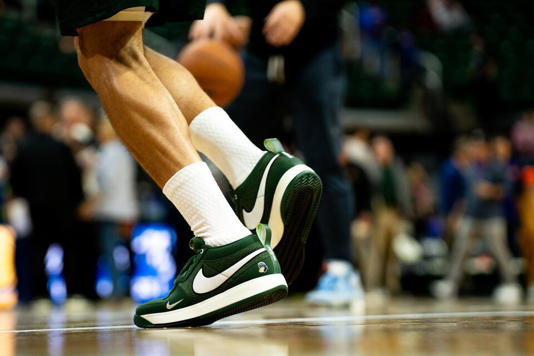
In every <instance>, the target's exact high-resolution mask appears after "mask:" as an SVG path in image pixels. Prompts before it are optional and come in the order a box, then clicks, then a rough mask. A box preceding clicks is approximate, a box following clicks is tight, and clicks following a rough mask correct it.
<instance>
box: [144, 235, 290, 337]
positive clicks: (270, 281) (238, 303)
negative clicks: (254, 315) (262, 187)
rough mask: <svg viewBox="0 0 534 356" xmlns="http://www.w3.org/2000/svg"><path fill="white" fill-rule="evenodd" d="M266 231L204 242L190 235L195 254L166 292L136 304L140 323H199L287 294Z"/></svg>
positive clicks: (278, 298)
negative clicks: (220, 242)
mask: <svg viewBox="0 0 534 356" xmlns="http://www.w3.org/2000/svg"><path fill="white" fill-rule="evenodd" d="M270 239H271V232H270V229H269V228H268V227H267V226H265V225H259V226H258V228H257V229H256V234H252V235H249V236H247V237H244V238H242V239H240V240H237V241H235V242H232V243H229V244H227V245H223V246H218V247H210V246H207V245H206V244H205V243H204V240H203V239H201V238H198V237H194V238H193V239H191V241H190V246H191V248H192V249H193V250H194V251H195V255H194V256H193V257H191V258H190V259H189V261H188V262H187V263H186V265H185V266H184V268H183V269H182V271H181V272H180V273H179V274H178V277H176V280H175V281H174V286H173V288H172V289H171V291H170V293H169V295H168V296H167V297H165V298H162V299H155V300H152V301H150V302H148V303H145V304H142V305H140V306H139V307H138V308H137V310H136V312H135V316H134V323H135V325H137V326H139V327H142V328H154V327H167V326H200V325H207V324H211V323H213V322H214V321H215V320H218V319H221V318H224V317H226V316H229V315H232V314H236V313H240V312H244V311H247V310H250V309H255V308H259V307H261V306H264V305H267V304H271V303H274V302H276V301H278V300H280V299H282V298H283V297H285V296H286V295H287V283H286V280H285V279H284V276H283V275H282V274H281V273H280V265H279V264H278V261H277V260H276V257H275V255H274V252H273V250H272V249H271V247H270Z"/></svg>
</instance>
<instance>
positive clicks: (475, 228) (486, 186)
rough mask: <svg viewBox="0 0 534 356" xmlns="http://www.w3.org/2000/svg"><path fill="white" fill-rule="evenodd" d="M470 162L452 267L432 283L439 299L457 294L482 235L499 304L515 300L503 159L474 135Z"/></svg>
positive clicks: (507, 179)
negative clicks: (497, 276)
mask: <svg viewBox="0 0 534 356" xmlns="http://www.w3.org/2000/svg"><path fill="white" fill-rule="evenodd" d="M472 145H473V154H474V156H473V158H474V161H473V163H472V164H471V165H470V166H469V168H468V169H467V170H466V175H465V177H466V183H467V184H466V192H467V194H466V197H467V200H466V203H467V205H466V213H465V217H464V218H463V219H462V221H461V225H460V228H459V231H458V235H457V236H456V239H455V241H454V243H453V251H452V256H451V267H450V271H449V273H448V274H447V277H446V279H445V280H442V281H439V282H437V283H436V284H435V285H434V286H433V293H434V295H435V296H437V297H438V298H451V297H454V296H455V295H456V294H457V293H458V287H459V283H460V280H461V278H462V269H463V263H464V260H465V259H466V258H467V257H468V255H469V253H470V252H471V250H472V246H473V242H474V238H478V237H482V238H484V239H485V241H486V242H487V245H488V247H489V249H490V251H491V252H492V254H493V256H494V258H495V259H496V261H497V264H498V266H499V270H500V272H501V275H502V279H503V281H504V284H502V285H501V286H500V287H499V288H497V289H496V291H495V298H496V300H497V301H499V302H502V303H516V302H519V300H520V298H521V289H520V287H519V285H518V284H517V280H516V276H515V273H514V271H513V268H512V265H511V261H512V257H511V255H510V251H509V249H508V246H507V243H506V225H505V224H506V222H505V219H504V212H503V199H504V198H505V196H506V194H507V191H508V189H510V183H511V182H510V177H509V176H508V174H507V170H506V166H505V165H504V164H503V162H502V161H500V160H498V159H496V158H495V157H492V156H491V154H490V153H491V151H490V147H489V145H488V143H487V141H486V139H485V138H484V137H483V136H478V137H475V138H474V139H473V141H472Z"/></svg>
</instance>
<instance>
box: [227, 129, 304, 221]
mask: <svg viewBox="0 0 534 356" xmlns="http://www.w3.org/2000/svg"><path fill="white" fill-rule="evenodd" d="M264 146H265V148H266V149H267V152H265V154H264V155H263V157H262V158H261V159H260V161H259V162H258V163H257V164H256V166H255V167H254V169H253V170H252V172H251V173H250V174H249V176H248V177H247V179H245V181H244V182H243V183H242V184H241V185H240V186H239V187H237V189H236V190H235V191H233V194H232V201H233V206H234V210H235V212H236V215H237V216H238V217H239V219H240V220H241V221H242V222H243V223H244V224H245V225H246V226H247V228H249V229H253V228H255V227H256V226H257V225H258V224H259V223H260V222H261V223H267V222H268V219H269V215H270V212H271V206H272V201H273V196H274V193H275V190H276V186H277V184H278V182H279V181H280V178H281V177H282V176H283V175H284V173H285V172H287V171H288V170H289V169H291V168H292V167H294V166H296V165H298V164H303V163H302V161H301V160H300V159H298V158H296V157H294V156H292V155H290V154H287V153H285V152H284V150H283V148H282V144H281V143H280V141H278V140H277V139H275V138H271V139H266V140H265V142H264ZM266 169H269V172H268V173H267V177H266V181H265V191H264V192H259V189H260V186H261V181H262V178H263V176H264V172H265V170H266ZM258 192H259V194H258ZM261 196H263V198H264V203H263V214H262V215H261V220H259V221H251V222H250V221H246V220H247V219H245V216H244V215H245V213H244V212H248V213H250V212H251V211H252V210H253V209H254V206H255V204H256V200H257V198H258V197H261Z"/></svg>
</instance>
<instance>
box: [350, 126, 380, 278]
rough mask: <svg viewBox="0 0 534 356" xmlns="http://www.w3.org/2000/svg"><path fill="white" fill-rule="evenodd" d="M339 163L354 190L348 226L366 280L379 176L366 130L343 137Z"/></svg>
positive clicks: (355, 254) (355, 253)
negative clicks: (372, 208) (372, 206)
mask: <svg viewBox="0 0 534 356" xmlns="http://www.w3.org/2000/svg"><path fill="white" fill-rule="evenodd" d="M342 161H343V162H344V164H345V169H346V171H347V174H348V177H349V181H350V182H351V183H352V187H353V189H354V198H355V199H354V201H355V209H354V217H353V218H354V220H353V222H352V225H351V235H352V238H353V241H352V242H353V247H354V256H357V257H358V258H357V261H358V264H359V265H358V267H359V269H360V271H361V273H362V275H363V277H364V278H365V277H366V275H367V273H366V270H365V269H366V267H367V265H368V260H367V259H368V258H369V254H368V253H367V252H368V251H369V248H370V243H371V231H372V223H373V219H372V213H371V201H372V197H373V192H374V189H375V185H376V182H377V180H378V175H379V170H378V165H377V163H376V160H375V157H374V154H373V151H372V149H371V145H370V144H369V132H368V131H366V130H362V129H359V130H356V131H355V132H354V133H353V134H352V135H350V136H347V137H346V138H345V142H344V145H343V155H342ZM364 282H365V281H364Z"/></svg>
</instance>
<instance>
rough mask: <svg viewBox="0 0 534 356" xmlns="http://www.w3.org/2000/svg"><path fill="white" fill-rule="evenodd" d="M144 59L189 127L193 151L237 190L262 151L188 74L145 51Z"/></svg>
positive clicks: (156, 54) (148, 49)
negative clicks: (197, 151)
mask: <svg viewBox="0 0 534 356" xmlns="http://www.w3.org/2000/svg"><path fill="white" fill-rule="evenodd" d="M145 55H146V58H147V59H148V62H149V63H150V66H151V67H152V69H153V70H154V72H155V73H156V75H157V76H158V78H159V79H160V80H161V82H162V83H163V85H164V86H165V87H166V88H167V90H168V91H169V93H170V94H171V95H172V97H173V99H174V100H175V102H176V103H177V104H178V107H179V108H180V110H181V111H182V113H183V114H184V116H185V119H186V120H187V122H188V123H189V124H190V133H191V139H192V141H193V144H194V146H195V148H196V149H197V150H199V151H200V152H202V153H204V154H205V155H206V156H208V158H209V159H210V160H211V161H213V163H215V164H216V165H217V167H218V168H219V169H220V170H221V171H222V172H223V174H224V175H225V176H226V178H227V179H228V181H229V182H230V184H231V185H232V187H233V188H236V187H238V186H239V185H240V184H241V183H242V182H243V181H244V180H245V178H246V177H247V176H248V175H249V173H250V172H251V171H252V169H253V168H254V167H255V166H256V164H257V163H258V161H259V160H260V158H261V157H262V156H263V154H264V151H262V150H260V149H259V148H257V147H256V146H255V145H254V144H252V142H251V141H250V140H249V139H248V138H247V137H246V136H245V135H244V134H243V132H242V131H241V130H240V129H239V128H238V127H237V126H236V125H235V124H234V122H233V121H232V120H231V119H230V117H229V116H228V115H227V114H226V113H225V112H224V110H222V109H221V108H219V107H217V106H216V105H215V103H213V101H212V100H211V99H210V98H209V97H208V95H207V94H206V93H205V92H204V91H203V90H202V89H201V88H200V86H199V85H198V83H197V82H196V80H195V79H194V78H193V76H192V75H191V73H189V71H187V70H186V69H185V68H184V67H182V66H181V65H180V64H179V63H177V62H176V61H174V60H172V59H170V58H168V57H165V56H163V55H161V54H159V53H157V52H155V51H153V50H151V49H150V48H148V47H145Z"/></svg>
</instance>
